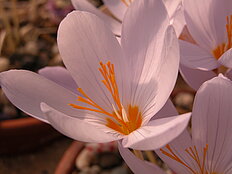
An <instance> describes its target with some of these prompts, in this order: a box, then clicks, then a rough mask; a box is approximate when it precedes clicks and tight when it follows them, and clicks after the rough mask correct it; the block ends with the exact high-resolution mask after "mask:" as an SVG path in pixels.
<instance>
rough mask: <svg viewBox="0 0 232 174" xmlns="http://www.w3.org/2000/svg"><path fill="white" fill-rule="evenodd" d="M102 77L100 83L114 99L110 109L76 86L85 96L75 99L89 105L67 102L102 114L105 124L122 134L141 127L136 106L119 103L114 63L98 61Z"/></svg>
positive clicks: (139, 114)
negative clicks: (106, 108) (104, 107)
mask: <svg viewBox="0 0 232 174" xmlns="http://www.w3.org/2000/svg"><path fill="white" fill-rule="evenodd" d="M98 70H99V71H100V73H101V75H102V77H103V78H104V80H102V83H103V84H104V86H105V87H106V88H107V90H108V91H109V93H110V94H111V96H112V99H113V100H114V104H112V111H111V112H108V111H106V110H104V109H103V108H102V107H101V106H99V105H98V104H97V103H96V102H94V101H93V100H92V99H91V98H90V97H88V95H87V94H86V93H85V92H84V91H83V90H82V89H81V88H78V91H79V92H80V93H81V94H82V95H83V96H84V97H85V98H84V97H81V96H78V98H77V101H81V102H83V103H86V104H88V105H89V106H90V107H83V106H79V105H76V104H69V105H70V106H72V107H73V108H76V109H84V110H88V111H93V112H98V113H101V114H104V115H105V116H106V117H105V121H106V123H105V124H106V126H107V127H109V128H111V129H113V130H115V131H117V132H119V133H121V134H123V135H128V134H130V133H131V132H133V131H134V130H136V129H138V128H139V127H141V124H142V114H141V112H140V111H139V108H138V106H132V105H130V104H129V105H128V106H127V107H126V108H124V106H123V105H122V103H121V100H120V96H119V92H118V85H117V82H116V79H115V71H114V65H113V64H111V63H110V62H107V63H106V64H103V63H102V62H100V68H99V69H98Z"/></svg>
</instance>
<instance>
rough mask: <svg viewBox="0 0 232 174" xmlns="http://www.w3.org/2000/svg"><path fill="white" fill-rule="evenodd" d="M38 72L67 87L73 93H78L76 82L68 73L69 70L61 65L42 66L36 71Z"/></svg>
mask: <svg viewBox="0 0 232 174" xmlns="http://www.w3.org/2000/svg"><path fill="white" fill-rule="evenodd" d="M38 73H39V74H40V75H42V76H44V77H46V78H47V79H49V80H51V81H53V82H55V83H57V84H59V85H61V86H63V87H65V88H67V89H69V90H70V91H72V92H74V93H77V94H79V93H78V91H77V88H78V86H77V84H76V82H75V81H74V80H73V78H72V77H71V75H70V74H69V72H68V71H67V70H66V69H65V68H64V67H61V66H50V67H45V68H42V69H40V70H39V71H38Z"/></svg>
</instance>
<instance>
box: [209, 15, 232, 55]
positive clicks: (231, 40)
mask: <svg viewBox="0 0 232 174" xmlns="http://www.w3.org/2000/svg"><path fill="white" fill-rule="evenodd" d="M226 21H227V24H226V32H227V43H222V44H220V45H218V46H217V47H216V48H215V49H214V50H213V51H212V52H213V55H214V57H215V58H216V59H219V58H220V57H221V55H222V54H223V53H225V52H226V51H227V50H229V49H230V48H232V15H230V16H227V17H226Z"/></svg>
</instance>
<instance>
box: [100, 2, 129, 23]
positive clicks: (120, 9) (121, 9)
mask: <svg viewBox="0 0 232 174" xmlns="http://www.w3.org/2000/svg"><path fill="white" fill-rule="evenodd" d="M103 2H104V4H105V5H106V6H107V8H108V9H109V10H110V11H111V12H112V13H113V14H114V16H116V17H117V18H118V19H119V20H121V21H122V20H123V17H124V15H125V12H126V10H127V6H126V4H124V3H123V2H122V0H103Z"/></svg>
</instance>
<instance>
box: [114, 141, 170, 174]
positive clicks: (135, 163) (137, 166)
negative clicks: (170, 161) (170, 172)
mask: <svg viewBox="0 0 232 174" xmlns="http://www.w3.org/2000/svg"><path fill="white" fill-rule="evenodd" d="M118 149H119V152H120V154H121V156H122V157H123V159H124V161H125V162H126V164H127V165H128V166H129V167H130V169H131V170H132V172H133V173H134V174H144V173H146V174H152V173H155V174H165V172H164V171H163V170H162V169H161V168H159V167H158V166H157V165H155V164H151V163H149V162H147V161H145V160H140V159H138V158H137V157H136V156H135V155H134V154H133V153H132V152H131V151H130V150H129V149H127V148H123V146H122V144H121V142H119V143H118Z"/></svg>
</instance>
